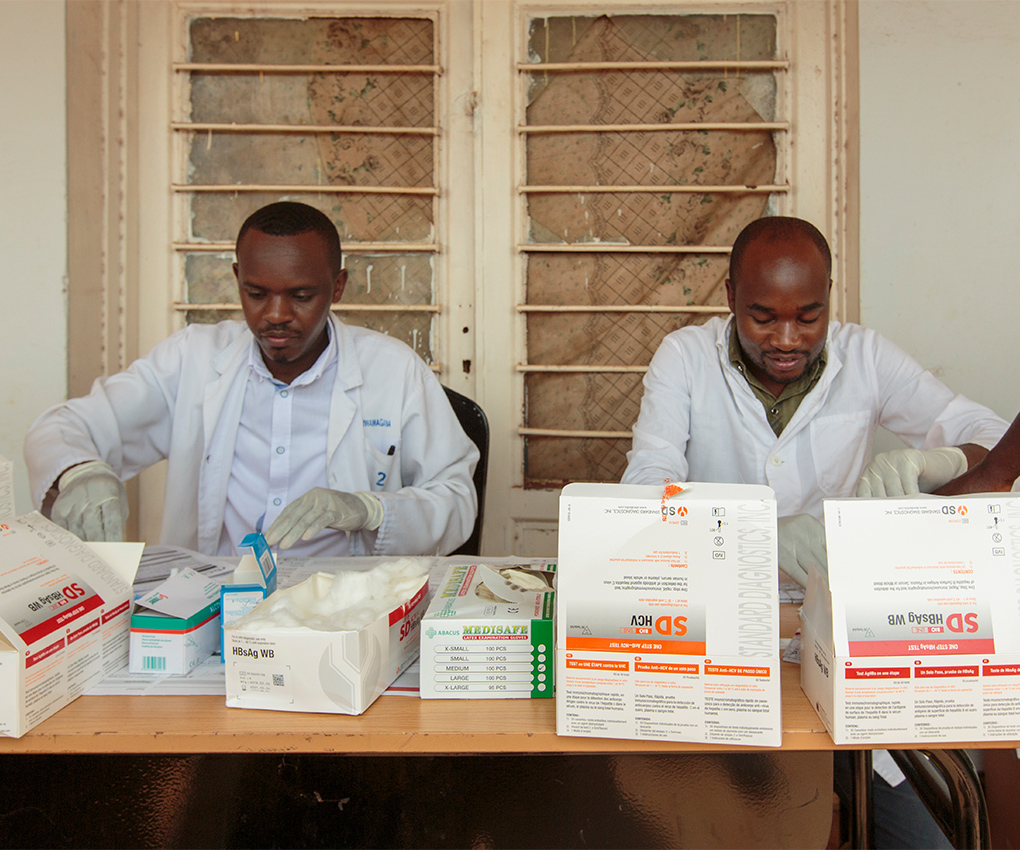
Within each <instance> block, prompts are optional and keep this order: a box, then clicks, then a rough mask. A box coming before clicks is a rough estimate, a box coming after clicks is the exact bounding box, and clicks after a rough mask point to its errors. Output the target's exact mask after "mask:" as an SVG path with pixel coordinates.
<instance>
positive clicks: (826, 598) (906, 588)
mask: <svg viewBox="0 0 1020 850" xmlns="http://www.w3.org/2000/svg"><path fill="white" fill-rule="evenodd" d="M825 527H826V542H827V549H828V561H829V578H828V583H827V582H826V580H825V578H824V577H822V576H821V575H820V574H818V573H813V574H812V575H811V576H810V578H809V583H808V590H807V595H806V597H805V600H804V607H803V610H802V618H803V621H804V625H803V629H802V645H801V686H802V687H803V689H804V692H805V693H806V694H807V696H808V699H809V700H810V701H811V702H812V704H813V705H814V706H815V709H816V710H817V711H818V714H819V716H820V717H821V719H822V721H823V722H824V723H825V726H826V728H827V729H828V730H829V733H830V734H831V735H832V739H833V741H834V742H835V743H837V744H844V743H846V744H851V743H855V742H865V741H866V742H868V743H883V744H888V745H892V744H915V743H924V742H927V741H955V742H971V741H984V740H1014V739H1017V738H1020V707H1018V706H1020V616H1018V614H1017V611H1018V608H1020V499H1017V498H1016V496H1015V495H1012V496H1011V495H1010V494H1007V493H1004V494H997V495H981V496H955V497H952V498H936V497H915V498H909V499H834V500H828V501H826V502H825Z"/></svg>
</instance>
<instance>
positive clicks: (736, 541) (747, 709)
mask: <svg viewBox="0 0 1020 850" xmlns="http://www.w3.org/2000/svg"><path fill="white" fill-rule="evenodd" d="M683 486H684V490H683V492H681V493H679V494H677V495H674V496H672V497H671V498H668V499H666V498H664V492H663V488H662V487H654V486H631V485H620V484H568V485H567V486H566V487H564V489H563V493H562V495H561V497H560V528H559V563H558V570H557V575H558V578H557V582H558V586H557V597H558V599H557V614H556V624H557V647H556V664H557V666H556V731H557V733H558V734H560V735H584V736H594V737H603V738H636V739H648V740H666V741H691V742H708V743H720V744H741V745H753V746H779V745H780V744H781V742H782V741H781V737H782V722H781V701H780V659H779V600H778V568H777V565H776V506H775V499H774V495H773V493H772V490H771V489H770V488H768V487H763V486H759V485H748V484H741V485H737V484H700V483H689V484H685V485H683Z"/></svg>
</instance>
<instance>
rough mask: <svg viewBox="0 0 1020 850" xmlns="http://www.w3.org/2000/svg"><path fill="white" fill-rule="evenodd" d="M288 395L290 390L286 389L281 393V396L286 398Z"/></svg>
mask: <svg viewBox="0 0 1020 850" xmlns="http://www.w3.org/2000/svg"><path fill="white" fill-rule="evenodd" d="M287 396H288V392H287V391H286V390H284V391H283V392H281V393H280V398H286V397H287Z"/></svg>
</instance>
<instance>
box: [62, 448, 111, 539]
mask: <svg viewBox="0 0 1020 850" xmlns="http://www.w3.org/2000/svg"><path fill="white" fill-rule="evenodd" d="M127 516H128V498H127V490H125V489H124V483H123V482H122V481H121V480H120V479H119V478H118V477H117V473H115V472H114V471H113V470H112V469H110V467H109V466H108V465H107V464H105V463H103V462H102V461H101V460H90V461H88V462H87V463H82V464H79V465H78V466H72V467H71V468H70V469H68V470H67V471H65V472H64V474H63V475H61V476H60V480H59V481H58V482H57V498H56V499H55V500H54V501H53V507H52V509H51V510H50V519H51V520H53V522H55V523H56V524H57V525H59V526H62V527H63V528H66V529H67V530H68V531H70V532H71V533H72V534H76V535H77V536H78V537H80V538H81V539H82V540H99V541H103V540H110V541H121V540H123V539H124V522H125V520H126V519H127Z"/></svg>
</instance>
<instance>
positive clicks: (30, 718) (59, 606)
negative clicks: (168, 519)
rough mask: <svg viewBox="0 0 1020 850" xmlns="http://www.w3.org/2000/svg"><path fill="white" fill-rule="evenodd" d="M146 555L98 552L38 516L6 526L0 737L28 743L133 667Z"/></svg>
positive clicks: (0, 529) (1, 557)
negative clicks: (137, 597) (136, 597)
mask: <svg viewBox="0 0 1020 850" xmlns="http://www.w3.org/2000/svg"><path fill="white" fill-rule="evenodd" d="M100 548H101V551H102V552H103V555H102V557H101V556H100V555H98V554H97V549H100ZM142 548H143V546H142V544H141V543H135V544H132V543H119V544H113V543H109V544H104V545H103V547H99V546H98V545H96V546H95V548H94V547H93V546H92V545H90V544H86V543H83V542H82V541H81V540H79V539H78V538H77V537H75V536H74V535H73V534H71V532H69V531H67V530H65V529H63V528H60V527H59V526H58V525H55V524H54V523H52V522H50V521H49V520H48V519H46V518H45V517H43V516H42V514H39V513H30V514H25V515H24V516H20V517H16V518H13V519H12V518H8V519H6V520H4V521H3V522H0V562H2V563H3V570H2V575H0V735H8V736H13V737H16V738H20V737H21V736H22V735H24V734H25V733H26V732H27V731H28V730H29V729H31V728H32V727H33V726H35V725H36V724H38V723H40V722H42V721H43V720H45V719H46V718H47V717H49V716H50V715H52V714H53V713H55V712H56V711H58V710H59V709H61V708H63V707H64V706H65V705H67V704H68V703H69V702H71V701H72V700H74V699H75V698H77V697H78V696H80V695H81V694H82V693H84V692H85V691H86V690H88V688H90V687H91V686H92V685H94V684H96V683H97V682H99V681H101V680H102V679H103V678H105V677H106V676H107V675H109V674H110V673H112V672H114V671H116V670H118V669H120V668H122V667H123V666H124V664H125V663H127V658H128V618H129V614H130V610H131V581H132V580H133V578H134V572H135V570H136V569H137V568H138V561H139V559H140V557H141V554H142Z"/></svg>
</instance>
